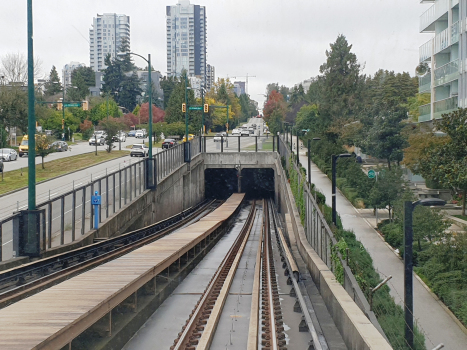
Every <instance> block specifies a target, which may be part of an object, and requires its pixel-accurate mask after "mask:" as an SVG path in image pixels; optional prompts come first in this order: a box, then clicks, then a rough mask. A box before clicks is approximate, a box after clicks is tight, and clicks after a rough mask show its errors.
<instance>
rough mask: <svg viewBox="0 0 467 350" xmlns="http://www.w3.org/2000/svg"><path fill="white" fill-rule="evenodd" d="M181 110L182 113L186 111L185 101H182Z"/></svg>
mask: <svg viewBox="0 0 467 350" xmlns="http://www.w3.org/2000/svg"><path fill="white" fill-rule="evenodd" d="M182 112H183V113H185V112H186V103H182Z"/></svg>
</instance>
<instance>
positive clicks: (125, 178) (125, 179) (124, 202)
mask: <svg viewBox="0 0 467 350" xmlns="http://www.w3.org/2000/svg"><path fill="white" fill-rule="evenodd" d="M123 170H124V171H125V177H124V179H123V181H124V182H125V194H124V196H125V198H124V200H123V204H124V205H126V197H128V187H127V182H128V178H127V171H126V170H127V168H124V169H123Z"/></svg>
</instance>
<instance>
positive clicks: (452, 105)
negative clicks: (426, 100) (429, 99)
mask: <svg viewBox="0 0 467 350" xmlns="http://www.w3.org/2000/svg"><path fill="white" fill-rule="evenodd" d="M457 101H458V98H457V96H453V97H449V98H447V99H445V100H441V101H437V102H435V103H434V105H433V118H434V119H439V118H441V115H442V114H446V113H450V112H452V111H455V110H456V109H457V108H458V107H457V106H458V102H457Z"/></svg>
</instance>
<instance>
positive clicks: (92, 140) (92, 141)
mask: <svg viewBox="0 0 467 350" xmlns="http://www.w3.org/2000/svg"><path fill="white" fill-rule="evenodd" d="M96 139H97V145H101V146H102V145H104V144H105V136H104V135H102V134H100V135H92V136H91V138H90V139H89V146H93V145H95V144H96Z"/></svg>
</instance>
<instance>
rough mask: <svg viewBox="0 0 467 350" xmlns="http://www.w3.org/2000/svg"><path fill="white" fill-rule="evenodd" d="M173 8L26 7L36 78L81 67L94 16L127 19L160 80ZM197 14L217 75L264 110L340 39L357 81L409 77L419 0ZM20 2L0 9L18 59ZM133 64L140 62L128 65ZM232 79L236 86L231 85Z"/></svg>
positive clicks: (23, 30)
mask: <svg viewBox="0 0 467 350" xmlns="http://www.w3.org/2000/svg"><path fill="white" fill-rule="evenodd" d="M177 1H178V0H172V1H170V0H169V1H161V0H131V1H129V0H33V11H34V54H35V56H38V57H40V59H41V60H42V62H43V64H42V70H43V73H44V75H48V73H49V72H50V69H51V67H52V65H55V66H56V67H57V69H59V71H61V69H62V68H63V66H64V65H65V64H66V63H68V62H71V61H79V62H82V63H85V64H86V65H89V43H88V40H89V29H90V28H91V24H92V18H93V17H94V16H96V14H102V13H114V12H116V13H119V14H126V15H128V16H130V30H131V50H132V51H133V52H136V53H139V54H141V55H143V56H146V55H147V54H148V53H151V55H152V61H153V65H154V67H155V69H157V70H159V71H160V72H162V74H165V73H164V72H166V70H167V69H166V40H165V35H166V30H165V6H166V5H174V4H176V3H177ZM191 3H195V4H198V5H203V6H206V12H207V24H208V34H207V38H208V55H207V61H208V63H210V64H211V65H214V66H215V67H216V77H235V76H244V75H246V74H247V73H248V74H249V75H254V76H256V78H250V79H249V93H250V96H251V98H252V99H254V100H257V101H259V102H260V103H262V102H263V100H264V97H263V96H262V95H261V94H264V93H265V87H266V84H267V83H271V82H278V83H279V84H284V85H286V86H293V85H294V84H296V83H298V82H300V81H303V80H304V79H307V78H309V77H312V76H316V75H317V74H318V73H319V66H320V65H321V64H322V63H323V62H325V59H326V56H325V51H326V50H327V49H328V48H329V44H330V43H332V42H334V41H335V39H336V37H337V36H338V35H339V34H344V35H345V36H346V37H347V40H348V41H349V42H350V43H351V44H352V45H353V52H354V53H355V54H356V55H357V58H358V60H359V61H360V63H362V66H363V65H364V67H365V69H364V73H366V74H373V73H374V72H375V71H376V70H378V69H379V68H383V69H388V70H394V71H396V72H402V71H408V72H410V74H414V73H413V72H414V69H415V66H416V65H417V63H418V48H419V46H420V45H421V44H423V43H425V42H426V41H427V40H428V39H429V38H430V34H419V31H418V28H419V17H420V15H421V14H422V13H423V11H425V10H426V9H427V8H428V7H429V6H430V4H420V0H352V1H349V0H192V1H191ZM26 14H27V13H26V0H22V1H18V0H3V1H1V4H0V33H2V36H1V39H0V55H4V54H5V53H11V52H21V53H24V54H26V52H27V21H26V18H27V17H26ZM135 63H136V64H137V65H138V66H141V67H143V66H145V63H144V62H142V61H141V62H140V61H138V60H136V61H135ZM237 80H240V79H237Z"/></svg>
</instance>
